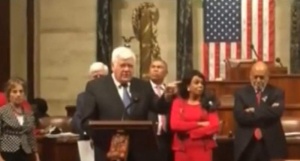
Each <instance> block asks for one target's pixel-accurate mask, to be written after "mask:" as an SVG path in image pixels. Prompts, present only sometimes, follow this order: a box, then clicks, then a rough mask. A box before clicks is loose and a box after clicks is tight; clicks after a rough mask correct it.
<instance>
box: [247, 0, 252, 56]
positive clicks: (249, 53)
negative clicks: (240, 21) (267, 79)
mask: <svg viewBox="0 0 300 161" xmlns="http://www.w3.org/2000/svg"><path fill="white" fill-rule="evenodd" d="M246 37H247V42H246V44H247V47H246V48H247V58H248V59H251V58H252V51H251V44H252V0H247V35H246Z"/></svg>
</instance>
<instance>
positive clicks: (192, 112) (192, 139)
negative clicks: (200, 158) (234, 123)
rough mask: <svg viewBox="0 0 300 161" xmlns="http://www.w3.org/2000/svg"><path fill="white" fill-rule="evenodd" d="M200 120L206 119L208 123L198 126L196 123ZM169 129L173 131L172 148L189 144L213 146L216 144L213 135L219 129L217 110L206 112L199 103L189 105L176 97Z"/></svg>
mask: <svg viewBox="0 0 300 161" xmlns="http://www.w3.org/2000/svg"><path fill="white" fill-rule="evenodd" d="M200 121H208V122H209V125H208V126H205V127H200V126H199V125H197V123H198V122H200ZM171 129H172V130H173V131H174V133H175V135H174V139H173V150H184V149H185V148H188V147H189V146H193V147H194V146H199V147H205V148H213V147H215V146H216V143H215V141H214V139H213V136H214V135H215V134H216V133H217V132H218V130H219V118H218V115H217V112H209V113H208V112H207V111H206V110H205V109H203V108H202V107H201V106H200V105H189V104H187V103H186V101H185V100H183V99H180V98H176V99H175V100H174V101H173V104H172V109H171ZM181 134H183V135H184V139H182V138H181V137H182V135H181ZM180 138H181V139H180Z"/></svg>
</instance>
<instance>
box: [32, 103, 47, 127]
mask: <svg viewBox="0 0 300 161" xmlns="http://www.w3.org/2000/svg"><path fill="white" fill-rule="evenodd" d="M32 103H33V105H35V106H34V107H35V108H34V109H33V111H34V117H35V124H36V126H37V127H38V126H40V122H39V120H40V119H41V118H44V117H49V115H48V113H47V111H48V104H47V101H46V100H45V99H43V98H35V99H33V101H32Z"/></svg>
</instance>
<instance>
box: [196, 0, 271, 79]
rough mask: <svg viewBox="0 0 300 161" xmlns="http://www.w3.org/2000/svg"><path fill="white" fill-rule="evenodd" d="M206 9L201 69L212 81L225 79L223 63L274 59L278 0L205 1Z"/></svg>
mask: <svg viewBox="0 0 300 161" xmlns="http://www.w3.org/2000/svg"><path fill="white" fill-rule="evenodd" d="M203 8H204V43H203V44H202V45H201V48H202V50H201V52H202V58H201V65H202V67H201V68H202V70H203V73H204V74H205V75H206V77H207V78H208V79H209V80H214V79H216V78H225V62H224V60H228V59H259V60H263V61H273V60H274V57H275V51H274V48H275V46H274V45H275V31H274V29H275V27H274V25H275V20H274V18H275V17H274V16H275V13H274V12H275V11H274V10H275V0H204V2H203ZM251 45H253V46H254V48H255V49H256V51H257V54H258V58H257V57H256V56H255V54H254V53H253V52H252V51H251Z"/></svg>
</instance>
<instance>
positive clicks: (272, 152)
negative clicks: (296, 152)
mask: <svg viewBox="0 0 300 161" xmlns="http://www.w3.org/2000/svg"><path fill="white" fill-rule="evenodd" d="M256 102H257V101H256V93H255V91H254V88H253V87H252V86H251V85H248V86H245V87H243V88H241V89H239V90H237V91H236V93H235V101H234V118H235V120H236V132H235V139H234V150H235V153H234V156H235V160H236V161H237V160H239V158H240V157H241V155H242V154H243V152H244V150H245V148H246V147H247V145H248V144H249V143H250V141H251V140H252V138H253V135H254V129H255V128H257V127H259V128H260V129H261V131H262V135H263V140H264V143H265V145H266V148H267V149H268V153H269V154H268V155H269V156H270V157H271V159H277V158H284V157H285V156H286V151H287V150H286V140H285V136H284V131H283V128H282V125H281V120H280V119H281V116H282V113H283V111H284V92H283V91H282V90H280V89H278V88H276V87H274V86H272V85H267V86H266V88H265V89H264V91H263V93H262V100H261V101H260V104H259V105H258V104H257V103H256ZM274 103H279V106H277V107H272V105H273V104H274ZM249 107H255V112H254V113H253V114H251V113H246V112H245V109H246V108H249Z"/></svg>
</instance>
